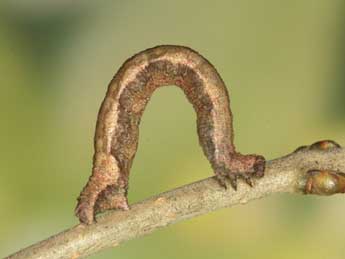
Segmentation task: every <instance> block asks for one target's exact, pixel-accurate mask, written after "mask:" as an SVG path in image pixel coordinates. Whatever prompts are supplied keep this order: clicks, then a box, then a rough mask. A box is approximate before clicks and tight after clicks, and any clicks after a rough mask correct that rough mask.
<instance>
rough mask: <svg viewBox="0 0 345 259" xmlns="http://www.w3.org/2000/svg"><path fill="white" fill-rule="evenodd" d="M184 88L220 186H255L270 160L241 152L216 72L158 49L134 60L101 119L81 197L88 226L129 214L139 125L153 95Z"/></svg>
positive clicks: (181, 53)
mask: <svg viewBox="0 0 345 259" xmlns="http://www.w3.org/2000/svg"><path fill="white" fill-rule="evenodd" d="M165 85H176V86H178V87H180V88H181V89H182V90H183V91H184V93H185V95H186V97H187V99H188V100H189V101H190V102H191V104H192V105H193V107H194V109H195V112H196V115H197V130H198V135H199V142H200V145H201V146H202V149H203V151H204V154H205V155H206V157H207V159H208V160H209V161H210V163H211V165H212V168H213V170H214V172H215V174H216V176H217V179H218V181H219V183H220V184H221V185H222V186H224V187H226V181H225V180H226V178H229V179H230V183H231V185H232V186H233V187H234V188H236V186H237V178H238V177H241V178H243V179H244V180H245V181H246V182H247V183H248V184H250V185H251V184H252V182H251V177H254V176H255V177H261V176H263V173H264V168H265V159H264V158H263V157H262V156H258V155H242V154H240V153H238V152H236V151H235V146H234V143H233V138H234V133H233V125H232V113H231V110H230V103H229V95H228V92H227V89H226V86H225V84H224V82H223V80H222V79H221V78H220V76H219V74H218V73H217V71H216V69H215V68H214V67H213V66H212V65H211V64H210V63H209V62H208V61H207V60H206V59H205V58H203V57H202V56H201V55H200V54H198V53H197V52H195V51H194V50H192V49H190V48H187V47H182V46H168V45H167V46H157V47H154V48H151V49H147V50H144V51H142V52H140V53H138V54H136V55H135V56H133V57H132V58H130V59H128V60H127V61H126V62H125V63H124V64H123V65H122V67H121V68H120V69H119V71H118V72H117V73H116V75H115V77H114V78H113V80H112V81H111V82H110V85H109V87H108V91H107V94H106V96H105V99H104V101H103V103H102V106H101V108H100V111H99V114H98V120H97V127H96V134H95V142H94V145H95V154H94V159H93V169H92V175H91V177H90V178H89V181H88V183H87V185H86V186H85V187H84V189H83V191H82V192H81V194H80V196H79V198H78V205H77V207H76V215H77V216H78V217H79V219H80V221H81V222H82V223H85V224H91V223H92V222H94V216H95V214H97V213H99V212H102V211H104V210H108V209H124V210H127V209H129V206H128V202H127V189H128V177H129V172H130V169H131V166H132V162H133V159H134V156H135V153H136V151H137V147H138V138H139V123H140V119H141V116H142V114H143V112H144V109H145V107H146V104H147V102H148V101H149V99H150V97H151V95H152V93H153V92H154V90H156V89H157V88H158V87H160V86H165Z"/></svg>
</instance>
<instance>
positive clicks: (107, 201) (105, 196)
mask: <svg viewBox="0 0 345 259" xmlns="http://www.w3.org/2000/svg"><path fill="white" fill-rule="evenodd" d="M111 209H119V210H129V205H128V199H127V189H126V188H123V187H120V186H118V185H115V184H114V185H109V186H107V188H106V189H105V190H104V191H103V192H101V193H100V195H99V196H98V199H97V201H96V204H95V214H98V213H101V212H104V211H106V210H111Z"/></svg>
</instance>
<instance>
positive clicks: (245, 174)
mask: <svg viewBox="0 0 345 259" xmlns="http://www.w3.org/2000/svg"><path fill="white" fill-rule="evenodd" d="M265 163H266V162H265V158H264V157H263V156H259V155H242V154H240V153H236V154H234V155H232V156H231V159H230V161H229V162H228V163H226V164H224V165H223V166H221V167H217V168H216V170H215V173H216V177H217V180H218V182H219V184H220V185H221V186H223V187H224V188H227V185H226V179H229V180H230V184H231V186H232V187H233V188H234V189H235V190H236V189H237V180H238V179H239V178H241V179H243V180H244V181H245V182H246V183H247V184H248V185H250V186H253V182H252V178H254V177H255V178H259V177H262V176H264V171H265Z"/></svg>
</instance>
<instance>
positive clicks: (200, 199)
mask: <svg viewBox="0 0 345 259" xmlns="http://www.w3.org/2000/svg"><path fill="white" fill-rule="evenodd" d="M310 170H314V171H315V170H325V171H326V172H327V171H333V172H345V149H342V148H330V149H327V150H321V149H316V150H315V149H308V148H302V149H299V150H298V151H297V152H294V153H292V154H290V155H287V156H284V157H282V158H278V159H275V160H271V161H268V162H267V167H266V171H265V176H264V177H263V178H261V179H259V180H256V181H255V182H254V187H252V188H251V187H249V186H248V185H247V184H245V183H243V182H242V181H241V182H239V186H238V190H237V191H234V190H233V189H232V188H228V189H227V190H225V189H224V188H222V187H220V186H219V184H218V183H217V181H216V180H215V178H214V177H211V178H208V179H204V180H201V181H198V182H195V183H192V184H189V185H185V186H182V187H180V188H177V189H174V190H171V191H168V192H165V193H162V194H159V195H157V196H154V197H152V198H149V199H147V200H144V201H142V202H139V203H136V204H134V205H132V206H131V209H130V210H129V211H110V212H108V213H106V214H104V215H101V216H100V217H98V218H97V223H95V224H91V225H89V226H86V225H81V224H80V225H77V226H74V227H72V228H70V229H68V230H66V231H64V232H61V233H59V234H57V235H55V236H52V237H50V238H48V239H46V240H43V241H41V242H39V243H37V244H35V245H32V246H30V247H28V248H25V249H23V250H21V251H19V252H17V253H15V254H13V255H11V256H9V257H7V258H12V259H14V258H16V259H19V258H25V259H30V258H40V259H45V258H47V259H48V258H49V259H57V258H59V259H62V258H74V259H75V258H82V257H87V256H89V255H91V254H94V253H96V252H97V251H100V250H102V249H105V248H109V247H116V246H118V245H119V244H121V243H123V242H125V241H128V240H131V239H134V238H137V237H140V236H143V235H147V234H149V233H151V232H153V231H154V230H156V229H159V228H162V227H166V226H168V225H170V224H173V223H176V222H179V221H181V220H184V219H189V218H193V217H196V216H198V215H202V214H206V213H208V212H211V211H215V210H218V209H221V208H225V207H231V206H233V205H236V204H244V203H246V202H248V201H250V200H254V199H258V198H262V197H265V196H267V195H270V194H273V193H282V192H285V193H305V192H309V187H310V186H309V187H308V191H306V188H307V187H306V184H307V183H308V184H310V179H311V180H312V179H313V178H310V176H309V174H308V171H310ZM312 177H314V176H312ZM340 177H342V176H341V174H340ZM332 179H333V178H332ZM341 181H343V180H341ZM316 183H317V184H318V183H319V182H316ZM343 191H344V190H338V192H343ZM327 195H329V193H327Z"/></svg>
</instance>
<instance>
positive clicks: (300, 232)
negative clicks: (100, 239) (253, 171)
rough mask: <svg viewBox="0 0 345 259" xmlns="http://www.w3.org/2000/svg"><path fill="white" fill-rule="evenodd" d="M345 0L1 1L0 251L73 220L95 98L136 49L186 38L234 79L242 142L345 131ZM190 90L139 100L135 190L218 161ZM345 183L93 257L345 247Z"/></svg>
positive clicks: (262, 254) (278, 151)
mask: <svg viewBox="0 0 345 259" xmlns="http://www.w3.org/2000/svg"><path fill="white" fill-rule="evenodd" d="M344 14H345V2H344V1H343V0H309V1H308V0H289V1H277V0H266V1H254V0H252V1H249V0H242V1H239V0H231V1H225V0H224V1H196V0H195V1H194V0H193V1H183V0H179V1H158V0H157V1H80V0H79V1H77V0H75V1H43V0H26V1H15V0H11V1H1V4H0V59H1V62H0V69H1V77H0V87H1V92H0V113H1V118H2V119H1V122H0V123H1V127H0V140H1V151H0V154H1V155H0V172H1V174H0V219H1V220H0V257H3V256H5V255H7V254H9V253H12V252H14V251H16V250H18V249H19V248H23V247H25V246H28V245H30V244H32V243H34V242H36V241H39V240H42V239H44V238H46V237H48V236H50V235H51V234H54V233H57V232H59V231H61V230H63V229H65V228H67V227H70V226H72V225H74V224H76V223H77V222H78V221H77V219H76V218H75V217H74V215H73V210H74V207H75V203H76V197H77V196H78V194H79V191H80V190H81V188H82V187H83V186H84V184H85V183H86V180H87V178H88V177H89V174H90V169H91V158H92V154H93V146H92V144H93V140H92V139H93V134H94V128H95V122H96V116H97V112H98V109H99V106H100V103H101V101H102V99H103V97H104V94H105V90H106V87H107V84H108V82H109V81H110V79H111V78H112V76H113V75H114V73H115V71H116V70H117V69H118V68H119V66H120V65H121V64H122V62H123V61H124V60H125V59H126V58H128V57H129V56H131V55H133V54H134V53H136V52H138V51H140V50H143V49H145V48H148V47H152V46H155V45H159V44H179V45H186V46H189V47H191V48H194V49H195V50H197V51H199V52H200V53H202V54H203V55H204V56H205V57H206V58H208V59H209V60H210V61H211V62H212V63H213V64H214V65H215V66H216V68H217V69H218V71H219V72H220V74H221V75H222V77H223V79H224V81H225V82H226V84H227V86H228V87H229V89H230V91H231V93H230V94H231V97H232V99H231V101H232V103H231V106H232V110H233V113H234V115H235V121H234V123H235V132H236V133H237V134H236V138H235V141H236V145H237V147H238V150H240V151H241V152H242V153H252V152H256V153H259V154H263V155H265V157H266V158H267V159H272V158H275V157H278V156H281V155H284V154H287V153H289V152H291V151H292V150H293V149H295V148H296V147H297V146H299V145H302V144H310V143H312V142H314V141H316V140H320V139H328V138H329V139H334V140H337V141H338V142H339V143H341V144H345V135H344V133H343V132H344V129H345V105H344V98H345V74H344V67H345V55H344V54H345V27H344V25H345V18H344V17H345V15H344ZM195 128H196V126H195V115H194V112H193V109H192V107H191V105H190V104H189V103H188V102H187V100H186V99H185V98H184V96H183V94H182V91H180V90H179V89H178V88H176V87H175V88H174V87H166V88H162V89H160V90H158V91H157V92H156V93H155V94H154V96H153V98H152V100H151V102H150V103H149V105H148V108H147V110H146V112H145V113H144V116H143V120H142V124H141V129H140V130H141V132H140V134H141V137H140V144H139V150H138V153H137V156H136V159H135V161H134V165H133V169H132V174H131V179H130V192H129V199H130V202H135V201H139V200H142V199H144V198H147V197H149V196H151V195H153V194H157V193H160V192H163V191H166V190H168V189H172V188H174V187H177V186H180V185H183V184H186V183H189V182H192V181H195V180H198V179H201V178H205V177H208V176H210V175H212V171H211V168H210V166H209V164H208V162H207V160H206V159H205V157H204V156H203V154H202V151H201V148H200V147H199V145H198V139H197V134H196V129H195ZM344 213H345V206H344V198H343V196H340V195H338V196H333V197H328V198H322V197H310V196H308V197H304V196H297V195H296V196H293V195H283V194H282V195H275V196H272V197H269V198H267V199H264V200H259V201H255V202H251V203H249V204H247V205H245V206H237V207H234V208H231V209H225V210H222V211H217V212H214V213H211V214H209V215H206V216H202V217H198V218H195V219H192V220H189V221H186V222H182V223H179V224H177V225H173V226H170V227H168V228H165V229H163V230H159V231H156V232H154V233H153V234H151V235H149V236H147V237H144V238H140V239H138V240H134V241H130V242H128V243H125V244H123V245H121V246H120V247H118V248H116V249H109V250H107V251H103V252H101V253H99V254H97V255H95V256H92V257H91V258H138V257H139V256H140V258H150V259H154V258H161V257H164V258H168V259H169V258H199V259H201V258H211V257H212V258H241V259H242V258H265V259H267V258H313V259H318V258H320V259H321V258H332V259H334V258H344V254H345V247H344V229H345V221H344V218H343V217H344V216H343V215H344Z"/></svg>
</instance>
